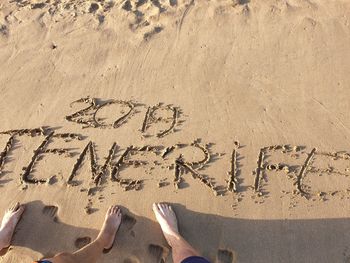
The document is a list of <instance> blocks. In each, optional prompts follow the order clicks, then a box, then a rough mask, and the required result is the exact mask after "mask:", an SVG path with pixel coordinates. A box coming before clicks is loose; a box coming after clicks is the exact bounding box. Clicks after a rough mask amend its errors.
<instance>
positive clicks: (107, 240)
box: [97, 206, 122, 249]
mask: <svg viewBox="0 0 350 263" xmlns="http://www.w3.org/2000/svg"><path fill="white" fill-rule="evenodd" d="M121 221H122V213H121V211H120V209H119V207H118V206H111V207H110V208H109V209H108V211H107V213H106V217H105V221H104V222H103V226H102V228H101V231H100V233H99V234H98V237H97V240H99V241H100V242H101V243H102V244H103V247H104V248H105V249H110V248H111V247H112V246H113V243H114V238H115V235H116V233H117V231H118V228H119V226H120V223H121Z"/></svg>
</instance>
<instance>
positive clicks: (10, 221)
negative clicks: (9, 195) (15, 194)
mask: <svg viewBox="0 0 350 263" xmlns="http://www.w3.org/2000/svg"><path fill="white" fill-rule="evenodd" d="M23 212H24V206H23V205H20V204H19V203H16V204H15V205H14V206H13V207H11V208H9V209H8V210H7V211H6V212H5V215H4V217H3V219H2V222H1V227H0V254H2V253H1V251H2V250H3V249H4V248H7V247H9V246H10V243H11V239H12V236H13V233H14V231H15V228H16V226H17V223H18V221H19V220H20V219H21V216H22V214H23Z"/></svg>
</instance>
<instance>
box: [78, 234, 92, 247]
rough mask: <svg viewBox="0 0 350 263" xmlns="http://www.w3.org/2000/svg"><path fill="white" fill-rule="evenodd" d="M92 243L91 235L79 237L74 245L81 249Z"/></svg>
mask: <svg viewBox="0 0 350 263" xmlns="http://www.w3.org/2000/svg"><path fill="white" fill-rule="evenodd" d="M90 243H91V237H78V238H77V239H76V240H75V242H74V245H75V247H76V248H78V249H81V248H82V247H85V246H86V245H87V244H90Z"/></svg>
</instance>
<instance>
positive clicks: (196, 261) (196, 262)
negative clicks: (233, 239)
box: [181, 256, 210, 263]
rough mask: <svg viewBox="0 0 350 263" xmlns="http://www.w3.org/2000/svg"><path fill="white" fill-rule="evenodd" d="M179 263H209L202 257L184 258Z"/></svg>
mask: <svg viewBox="0 0 350 263" xmlns="http://www.w3.org/2000/svg"><path fill="white" fill-rule="evenodd" d="M181 263H210V262H209V261H208V260H206V259H205V258H202V257H196V256H193V257H188V258H185V259H184V260H183V261H182V262H181Z"/></svg>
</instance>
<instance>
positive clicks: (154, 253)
mask: <svg viewBox="0 0 350 263" xmlns="http://www.w3.org/2000/svg"><path fill="white" fill-rule="evenodd" d="M148 253H149V254H150V255H151V257H152V259H153V262H155V263H164V262H165V260H166V258H167V256H168V253H169V251H168V249H166V248H164V247H162V246H159V245H155V244H149V245H148Z"/></svg>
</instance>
